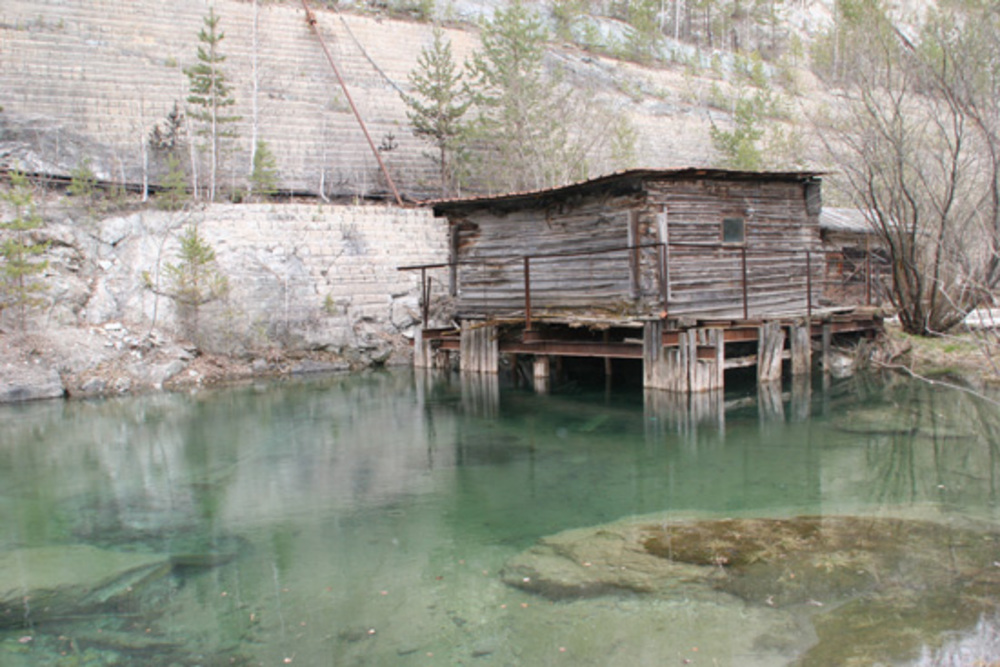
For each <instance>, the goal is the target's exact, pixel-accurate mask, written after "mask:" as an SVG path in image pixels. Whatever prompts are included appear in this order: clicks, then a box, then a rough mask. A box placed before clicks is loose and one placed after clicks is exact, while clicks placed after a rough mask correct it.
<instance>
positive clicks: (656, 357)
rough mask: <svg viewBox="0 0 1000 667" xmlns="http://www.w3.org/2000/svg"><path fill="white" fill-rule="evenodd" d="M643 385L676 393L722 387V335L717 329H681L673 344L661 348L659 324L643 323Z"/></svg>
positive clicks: (723, 351) (661, 330)
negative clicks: (644, 324)
mask: <svg viewBox="0 0 1000 667" xmlns="http://www.w3.org/2000/svg"><path fill="white" fill-rule="evenodd" d="M642 359H643V373H644V378H643V379H644V383H643V386H645V387H649V388H651V389H666V390H667V391H676V392H680V393H697V392H703V391H714V390H716V389H722V388H723V386H724V373H725V334H724V333H723V331H722V330H721V329H685V330H683V331H680V332H678V334H677V345H676V346H671V347H664V346H663V323H662V322H647V323H646V328H645V330H644V331H643V357H642Z"/></svg>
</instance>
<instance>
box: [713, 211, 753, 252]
mask: <svg viewBox="0 0 1000 667" xmlns="http://www.w3.org/2000/svg"><path fill="white" fill-rule="evenodd" d="M732 223H739V240H731V239H728V238H727V237H729V236H732V234H729V233H727V232H731V231H732V229H731V228H729V229H727V226H728V225H731V224H732ZM719 242H720V243H722V244H723V245H731V246H741V245H746V242H747V219H746V218H745V217H743V216H735V215H733V216H726V217H724V218H722V220H721V221H720V222H719Z"/></svg>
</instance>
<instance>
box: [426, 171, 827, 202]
mask: <svg viewBox="0 0 1000 667" xmlns="http://www.w3.org/2000/svg"><path fill="white" fill-rule="evenodd" d="M822 175H823V172H815V171H771V172H766V171H737V170H732V169H708V168H701V167H682V168H676V169H626V170H624V171H617V172H614V173H611V174H605V175H603V176H598V177H596V178H592V179H589V180H585V181H578V182H576V183H570V184H567V185H561V186H558V187H554V188H543V189H539V190H526V191H523V192H507V193H503V194H497V195H478V196H475V197H456V198H451V199H435V200H429V201H426V202H424V204H425V205H429V206H433V207H434V210H435V211H436V212H440V211H445V210H449V209H455V208H468V207H476V206H478V205H484V206H485V205H490V204H499V203H512V202H518V201H521V200H524V201H528V200H531V199H538V198H546V197H558V196H563V195H570V194H574V193H576V192H581V191H586V190H589V189H593V188H599V187H601V186H603V185H609V184H614V183H615V182H626V181H630V180H636V179H645V178H667V179H680V178H706V179H712V180H739V181H746V180H761V181H768V180H770V181H806V180H811V179H814V178H816V177H818V176H822Z"/></svg>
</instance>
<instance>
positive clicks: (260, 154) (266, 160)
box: [250, 139, 278, 197]
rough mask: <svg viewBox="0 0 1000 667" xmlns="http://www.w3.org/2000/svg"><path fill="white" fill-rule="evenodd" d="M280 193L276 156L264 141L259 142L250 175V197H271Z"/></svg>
mask: <svg viewBox="0 0 1000 667" xmlns="http://www.w3.org/2000/svg"><path fill="white" fill-rule="evenodd" d="M277 191H278V168H277V163H276V162H275V159H274V154H273V153H271V149H269V148H268V147H267V142H266V141H264V140H263V139H258V140H257V149H256V150H255V151H254V154H253V172H251V174H250V195H251V196H253V195H256V196H258V197H269V196H271V195H273V194H274V193H275V192H277Z"/></svg>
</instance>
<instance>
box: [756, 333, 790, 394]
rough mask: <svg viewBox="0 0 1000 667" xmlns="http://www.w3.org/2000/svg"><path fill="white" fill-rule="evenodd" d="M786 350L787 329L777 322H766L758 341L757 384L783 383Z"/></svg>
mask: <svg viewBox="0 0 1000 667" xmlns="http://www.w3.org/2000/svg"><path fill="white" fill-rule="evenodd" d="M784 350H785V329H784V327H782V326H781V325H780V324H778V323H777V322H765V323H764V324H762V325H761V327H760V334H759V336H758V341H757V384H765V383H768V382H781V362H782V355H783V353H784Z"/></svg>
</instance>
